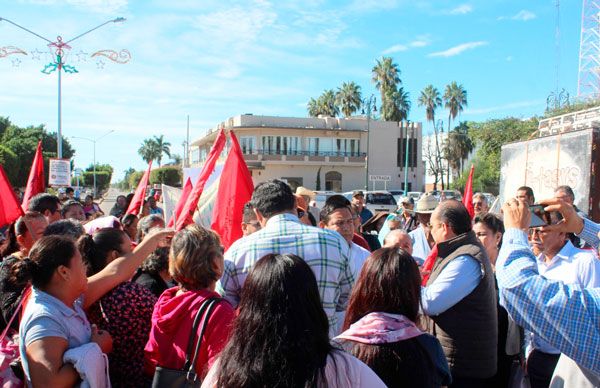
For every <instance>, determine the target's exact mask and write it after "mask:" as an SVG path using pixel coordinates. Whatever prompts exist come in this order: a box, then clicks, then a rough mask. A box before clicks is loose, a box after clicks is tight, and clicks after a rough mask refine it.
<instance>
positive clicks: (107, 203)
mask: <svg viewBox="0 0 600 388" xmlns="http://www.w3.org/2000/svg"><path fill="white" fill-rule="evenodd" d="M119 195H127V193H126V192H123V191H121V190H119V189H116V188H113V187H111V188H110V189H108V191H107V192H106V194H105V195H104V201H102V202H101V203H100V209H102V211H103V212H104V214H106V215H108V214H109V213H110V209H111V208H112V207H113V205H114V204H115V201H116V200H117V197H118V196H119Z"/></svg>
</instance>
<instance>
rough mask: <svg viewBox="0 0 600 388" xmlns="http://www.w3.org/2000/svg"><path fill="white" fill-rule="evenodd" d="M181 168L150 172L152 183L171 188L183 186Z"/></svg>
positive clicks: (157, 169)
mask: <svg viewBox="0 0 600 388" xmlns="http://www.w3.org/2000/svg"><path fill="white" fill-rule="evenodd" d="M181 177H182V174H181V167H175V166H166V167H159V168H156V169H154V170H152V171H151V172H150V183H151V184H155V183H159V184H160V183H162V184H165V185H169V186H178V185H181Z"/></svg>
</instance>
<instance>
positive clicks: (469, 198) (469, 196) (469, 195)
mask: <svg viewBox="0 0 600 388" xmlns="http://www.w3.org/2000/svg"><path fill="white" fill-rule="evenodd" d="M474 170H475V166H473V165H471V171H469V178H468V179H467V183H466V184H465V195H463V205H465V207H466V208H467V211H468V212H469V215H470V216H471V219H473V217H475V209H474V208H473V171H474Z"/></svg>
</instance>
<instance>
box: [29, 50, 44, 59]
mask: <svg viewBox="0 0 600 388" xmlns="http://www.w3.org/2000/svg"><path fill="white" fill-rule="evenodd" d="M42 54H44V52H43V51H40V50H38V49H35V50H33V51H32V52H31V59H32V60H34V61H38V60H40V59H41V58H42Z"/></svg>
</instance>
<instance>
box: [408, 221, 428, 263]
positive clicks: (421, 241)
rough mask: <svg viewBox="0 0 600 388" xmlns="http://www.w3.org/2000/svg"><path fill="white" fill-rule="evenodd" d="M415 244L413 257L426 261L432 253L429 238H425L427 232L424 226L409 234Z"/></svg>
mask: <svg viewBox="0 0 600 388" xmlns="http://www.w3.org/2000/svg"><path fill="white" fill-rule="evenodd" d="M408 235H409V236H410V239H411V240H412V244H413V254H412V256H413V257H414V258H415V259H421V261H424V260H425V259H427V256H429V254H430V253H431V247H430V246H429V242H428V241H427V236H425V231H424V230H423V227H422V226H419V227H418V228H417V229H415V230H413V231H412V232H410V233H409V234H408ZM418 261H419V260H417V262H418Z"/></svg>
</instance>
